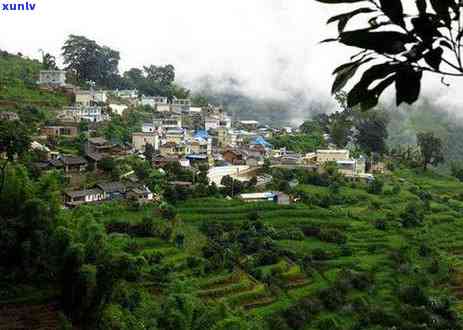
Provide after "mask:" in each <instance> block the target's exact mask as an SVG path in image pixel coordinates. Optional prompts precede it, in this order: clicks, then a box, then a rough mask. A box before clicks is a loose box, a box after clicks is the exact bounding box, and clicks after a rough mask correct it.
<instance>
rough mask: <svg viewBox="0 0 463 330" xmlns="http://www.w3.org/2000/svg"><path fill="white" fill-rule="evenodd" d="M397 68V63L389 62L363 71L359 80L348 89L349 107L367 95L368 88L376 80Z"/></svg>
mask: <svg viewBox="0 0 463 330" xmlns="http://www.w3.org/2000/svg"><path fill="white" fill-rule="evenodd" d="M396 70H397V65H395V64H390V63H382V64H377V65H374V66H372V67H371V68H369V69H368V70H367V71H365V72H364V74H363V75H362V78H361V79H360V81H359V82H358V83H357V84H356V85H355V86H354V87H353V88H352V89H351V90H350V91H349V93H348V95H347V103H348V105H349V107H354V106H356V105H357V104H359V103H360V102H362V100H364V99H365V98H367V97H368V95H369V93H370V90H369V89H368V88H369V87H370V85H371V84H372V83H374V82H375V81H376V80H379V79H383V78H386V77H387V76H388V75H390V74H391V73H394V72H395V71H396Z"/></svg>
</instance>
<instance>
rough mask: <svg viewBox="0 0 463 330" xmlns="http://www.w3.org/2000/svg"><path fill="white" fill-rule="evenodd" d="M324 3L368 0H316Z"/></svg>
mask: <svg viewBox="0 0 463 330" xmlns="http://www.w3.org/2000/svg"><path fill="white" fill-rule="evenodd" d="M315 1H318V2H322V3H329V4H337V3H354V2H362V1H366V0H315Z"/></svg>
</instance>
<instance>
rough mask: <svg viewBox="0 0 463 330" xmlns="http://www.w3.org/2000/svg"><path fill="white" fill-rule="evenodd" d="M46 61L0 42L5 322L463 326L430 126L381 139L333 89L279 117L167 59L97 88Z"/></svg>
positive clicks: (253, 329) (51, 325)
mask: <svg viewBox="0 0 463 330" xmlns="http://www.w3.org/2000/svg"><path fill="white" fill-rule="evenodd" d="M73 38H74V39H79V40H80V38H82V37H78V36H73V37H72V38H71V39H73ZM74 39H73V40H74ZM86 43H88V44H90V46H91V45H92V43H91V41H89V40H87V41H86ZM90 46H88V47H90ZM79 49H80V46H79ZM103 53H104V54H106V52H103ZM85 54H86V53H85ZM47 55H49V54H44V58H43V59H42V62H40V61H37V60H30V59H29V58H27V57H25V56H23V55H12V54H9V53H6V52H1V51H0V73H3V75H0V206H1V207H0V329H1V330H3V329H8V330H10V329H11V330H13V329H32V330H35V329H37V330H42V329H76V330H80V329H101V330H109V329H118V330H132V329H135V330H148V329H149V330H161V329H162V330H179V329H180V330H190V329H198V330H199V329H201V330H202V329H214V330H230V329H233V330H235V329H236V330H273V329H283V330H326V329H330V330H392V329H397V330H449V329H452V330H459V329H463V316H462V315H463V314H462V311H463V294H462V292H463V262H462V260H463V259H462V257H463V253H462V251H463V246H462V243H461V242H462V241H463V222H462V221H461V220H462V212H463V193H462V191H463V183H462V181H463V163H462V164H458V163H445V160H446V159H445V158H447V157H450V156H452V155H449V154H450V153H451V152H449V151H448V149H446V148H445V147H444V142H443V139H441V137H440V135H438V134H437V133H435V132H424V133H422V132H420V131H419V130H417V131H416V132H414V134H415V135H416V141H413V142H412V144H408V145H388V144H387V141H386V140H387V137H388V132H389V126H388V125H389V123H390V121H389V119H388V116H387V115H389V113H388V112H387V110H385V109H381V108H379V107H378V109H375V110H374V111H373V110H370V111H369V112H363V111H360V109H359V108H351V107H349V106H348V104H347V101H346V97H345V94H343V93H338V94H336V95H335V97H336V101H337V104H338V107H339V111H336V112H333V113H330V114H327V113H321V114H310V116H308V119H307V120H306V121H305V122H304V123H302V124H301V125H300V126H298V127H285V126H286V125H280V126H278V125H276V124H269V121H268V120H266V119H267V118H265V117H264V116H260V113H259V114H255V113H250V112H249V111H247V110H248V109H244V110H243V111H240V112H239V115H238V114H237V113H236V112H235V111H232V110H231V107H229V106H226V105H223V104H221V102H212V101H210V99H212V98H208V97H207V96H205V95H200V94H198V93H196V92H195V93H193V92H190V91H188V90H186V89H185V88H183V87H181V86H180V85H179V84H178V83H177V82H176V81H175V79H174V68H173V67H171V66H161V67H159V66H149V67H144V68H143V70H141V69H136V68H135V69H131V70H129V71H128V73H127V72H125V73H123V74H119V73H118V72H116V73H117V74H114V75H108V76H107V77H103V78H105V80H104V81H103V82H102V81H100V82H99V83H95V82H93V81H92V80H90V81H87V80H89V79H85V78H83V77H79V75H78V73H79V70H81V71H84V70H82V69H81V68H78V69H73V70H59V69H58V67H57V66H56V65H52V64H53V63H47V61H49V62H50V56H47ZM85 56H87V55H85ZM90 65H93V62H91V63H90ZM94 71H95V70H94V68H93V69H92V70H87V75H91V74H93V73H94ZM150 74H151V76H152V77H150V76H149V75H150ZM164 76H168V79H166V80H167V81H166V82H165V83H161V82H162V81H163V79H164V78H165V77H164ZM96 78H100V79H102V78H101V77H96ZM118 80H119V81H118ZM113 83H114V84H113ZM115 86H117V87H115ZM119 87H120V88H119ZM122 87H127V88H122ZM135 87H138V88H135ZM246 111H247V112H246ZM243 113H244V114H246V115H243ZM423 113H424V112H423ZM421 114H422V113H421V112H420V115H421ZM309 117H310V118H309ZM430 118H431V119H430V122H431V123H432V124H433V125H434V124H435V117H434V116H430ZM441 127H444V129H443V131H447V130H449V131H450V129H454V127H453V126H450V125H449V124H447V123H445V124H442V125H441ZM457 129H458V130H461V127H460V126H458V127H457ZM457 136H461V135H457ZM456 140H458V139H454V140H452V141H456ZM448 143H455V142H450V140H449V142H448ZM455 144H457V143H455ZM439 166H443V167H444V166H448V168H444V169H442V168H441V167H439ZM449 174H450V175H449Z"/></svg>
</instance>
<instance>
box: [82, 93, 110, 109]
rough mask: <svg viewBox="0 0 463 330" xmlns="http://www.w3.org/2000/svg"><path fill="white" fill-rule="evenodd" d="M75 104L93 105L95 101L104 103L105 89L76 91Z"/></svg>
mask: <svg viewBox="0 0 463 330" xmlns="http://www.w3.org/2000/svg"><path fill="white" fill-rule="evenodd" d="M75 97H76V104H80V105H83V106H90V105H94V104H95V103H106V101H107V100H108V96H107V93H106V92H105V91H91V90H90V91H77V92H76V93H75Z"/></svg>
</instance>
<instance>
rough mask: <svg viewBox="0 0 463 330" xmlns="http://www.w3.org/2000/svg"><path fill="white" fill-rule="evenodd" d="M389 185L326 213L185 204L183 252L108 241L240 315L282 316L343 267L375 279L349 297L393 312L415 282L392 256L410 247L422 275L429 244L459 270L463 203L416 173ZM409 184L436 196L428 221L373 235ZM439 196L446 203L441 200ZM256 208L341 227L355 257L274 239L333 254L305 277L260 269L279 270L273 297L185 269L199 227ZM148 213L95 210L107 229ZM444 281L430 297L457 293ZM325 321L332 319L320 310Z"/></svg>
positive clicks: (150, 242) (448, 181) (458, 187)
mask: <svg viewBox="0 0 463 330" xmlns="http://www.w3.org/2000/svg"><path fill="white" fill-rule="evenodd" d="M393 184H399V185H400V186H401V188H402V189H401V192H400V193H399V194H398V195H393V194H383V195H380V196H377V195H371V194H368V193H366V192H365V190H364V188H363V187H357V188H351V187H342V188H341V191H340V194H341V195H343V196H348V197H349V198H350V199H351V200H353V201H354V202H352V203H350V204H349V205H337V206H332V207H330V208H328V209H322V208H318V207H310V206H306V205H302V204H296V205H291V206H278V205H274V204H272V203H263V204H243V203H241V202H239V201H226V200H223V199H210V198H209V199H200V200H190V201H187V202H184V203H183V204H181V205H180V206H179V219H180V220H179V221H178V222H177V223H176V225H175V228H174V231H175V232H183V233H184V234H185V235H186V242H185V247H184V248H178V247H176V246H175V245H174V244H173V242H165V241H163V240H161V239H159V238H131V237H128V236H127V235H119V234H116V235H112V238H111V241H112V244H113V246H114V247H115V248H116V249H120V250H123V251H131V253H133V254H143V253H145V252H146V251H149V252H158V253H160V254H161V255H162V259H161V263H160V264H161V265H162V266H164V267H167V268H168V269H170V270H173V272H172V273H171V276H172V278H184V279H188V281H189V282H190V283H191V286H192V287H194V288H195V290H197V293H198V294H199V296H201V297H202V298H203V299H204V300H205V301H211V302H215V301H223V302H226V303H227V304H228V305H229V306H230V307H231V308H233V309H243V310H245V311H247V313H249V314H250V315H253V316H256V317H265V316H267V315H270V314H272V313H274V312H277V311H281V310H283V309H285V308H287V307H289V306H291V304H293V303H295V302H296V301H297V300H299V299H301V298H303V297H307V296H311V295H313V294H315V293H316V292H317V290H319V289H321V288H324V287H328V286H329V285H330V284H331V283H332V281H333V280H334V279H335V277H336V274H337V273H338V272H339V271H340V270H341V269H343V268H349V269H353V270H358V271H369V272H372V273H374V274H375V286H374V290H373V291H371V292H369V293H366V292H362V291H359V292H356V291H354V292H352V293H351V294H350V295H351V296H352V298H353V297H355V296H359V297H363V298H365V299H366V300H368V301H370V302H374V303H377V304H381V305H382V306H386V307H388V306H389V307H390V308H391V309H392V308H393V306H394V305H395V304H397V303H398V300H397V297H396V289H397V288H398V287H399V286H400V285H404V284H406V283H409V282H411V281H412V280H413V278H412V277H410V275H409V274H402V273H400V272H397V269H396V266H394V265H393V263H392V262H391V259H390V254H391V252H392V251H395V250H397V249H399V248H401V247H403V246H405V245H410V246H412V248H411V249H410V251H409V252H408V253H410V254H411V255H413V258H414V259H415V260H416V265H417V267H418V268H419V269H421V270H426V269H428V268H429V267H430V263H431V260H430V259H429V258H422V257H419V256H418V252H417V251H418V249H417V247H418V246H419V245H420V244H421V243H423V242H426V243H428V244H429V245H431V246H432V247H435V248H437V249H438V251H439V253H440V261H441V262H442V263H443V264H450V265H452V266H453V267H455V268H456V270H457V272H459V271H463V263H462V261H461V260H463V259H462V256H463V243H462V242H463V222H461V220H462V219H461V218H462V217H461V211H462V210H463V202H460V201H458V200H457V198H458V195H459V194H460V192H461V191H462V188H463V184H461V183H460V182H458V181H456V180H454V179H452V178H449V177H445V176H440V175H436V174H433V173H431V172H429V173H426V174H416V173H414V172H413V171H410V170H403V171H398V172H396V173H395V174H394V175H393V176H391V177H389V178H388V179H387V185H386V187H385V190H389V189H391V187H392V185H393ZM412 186H418V187H421V188H425V189H426V190H427V191H428V192H430V193H431V194H433V197H434V199H433V201H432V203H431V210H432V213H431V214H429V215H428V216H427V218H426V225H425V226H424V227H419V228H412V229H404V228H400V227H397V226H390V227H389V228H388V230H386V231H381V230H378V229H376V228H375V226H374V222H375V221H376V220H378V219H386V213H392V214H394V215H396V216H398V215H399V214H400V212H401V211H402V210H403V209H404V207H405V205H406V204H407V202H409V201H411V200H416V199H417V197H416V195H414V194H412V193H411V192H410V191H409V188H410V187H412ZM299 189H303V190H305V191H307V192H310V193H314V194H323V193H327V190H326V188H321V187H316V186H310V185H304V186H300V187H299ZM444 196H445V197H446V198H442V197H444ZM372 203H373V205H374V204H378V203H379V204H380V209H376V208H375V207H372ZM253 209H257V210H259V212H260V214H261V216H262V219H263V220H264V221H265V223H266V224H268V225H271V226H273V227H275V228H277V229H278V228H286V229H287V228H301V227H303V226H313V225H317V226H322V227H325V228H343V229H342V230H343V232H344V233H345V234H346V235H347V238H348V239H347V245H348V246H349V247H350V249H351V251H352V255H351V256H343V255H342V253H341V251H340V247H339V246H338V245H336V244H332V243H327V242H322V241H320V240H319V239H318V238H316V237H306V238H305V239H304V240H302V241H293V240H280V241H277V244H278V245H279V246H281V247H283V248H285V249H288V250H291V251H294V252H297V253H303V254H308V253H310V252H311V251H313V250H315V249H323V250H324V251H326V252H327V253H328V254H329V255H330V256H331V257H330V258H329V260H326V261H322V262H320V265H319V266H320V267H319V268H318V272H316V273H313V274H311V275H310V276H309V275H306V274H304V273H303V272H302V271H301V269H300V268H299V266H297V265H295V264H293V263H291V261H289V260H280V261H279V262H278V263H277V264H275V265H271V266H265V267H261V268H262V271H264V272H269V271H270V270H271V269H272V268H274V267H279V268H281V269H283V273H284V278H285V279H286V280H285V281H286V282H285V287H286V289H285V290H284V292H281V293H279V294H275V293H272V292H270V290H269V289H268V288H267V287H266V286H265V285H264V284H263V283H260V282H258V281H256V280H255V279H254V278H253V277H252V276H250V274H247V273H245V272H244V271H240V270H236V271H235V272H234V273H219V274H204V275H201V274H199V273H195V272H192V271H191V270H190V269H189V267H188V266H187V265H186V264H187V260H188V258H189V257H191V256H196V257H199V256H200V255H201V253H200V251H201V247H202V246H203V245H204V243H205V237H204V236H203V235H202V234H201V232H200V231H199V230H198V227H199V225H200V224H201V223H202V222H203V221H206V222H210V221H226V222H241V221H243V220H244V219H245V218H246V215H247V214H248V213H249V212H250V211H251V210H253ZM153 214H154V216H155V217H157V215H156V213H155V211H154V210H153V209H152V208H151V207H147V208H146V209H144V210H142V211H137V212H134V211H128V210H125V209H123V208H122V206H119V207H117V208H115V207H109V206H99V207H96V208H95V216H96V217H97V218H99V219H101V221H103V222H106V223H109V222H114V221H115V220H119V221H120V220H124V221H128V222H131V223H137V222H140V221H142V219H143V217H146V216H153ZM159 221H160V222H162V221H163V220H161V219H159ZM155 266H156V265H152V266H148V267H146V269H145V280H146V282H145V283H144V285H145V286H147V287H149V288H152V289H153V292H156V293H158V292H159V289H162V288H160V287H159V286H158V285H157V284H156V281H155V280H153V278H152V276H151V270H152V268H153V267H155ZM443 278H445V277H443V274H441V273H438V274H435V275H432V277H431V281H432V283H433V284H432V285H431V288H433V289H431V293H432V291H433V290H435V292H436V293H445V292H447V293H448V294H450V295H454V294H455V293H456V292H458V290H461V287H460V285H461V284H460V283H448V282H442V279H443ZM322 315H323V316H329V315H331V314H330V313H329V312H326V311H325V312H324V313H323V314H322ZM335 317H336V318H337V319H338V320H339V321H340V322H342V323H343V324H350V323H351V322H352V321H353V319H352V312H342V311H340V312H338V313H336V315H335Z"/></svg>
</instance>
